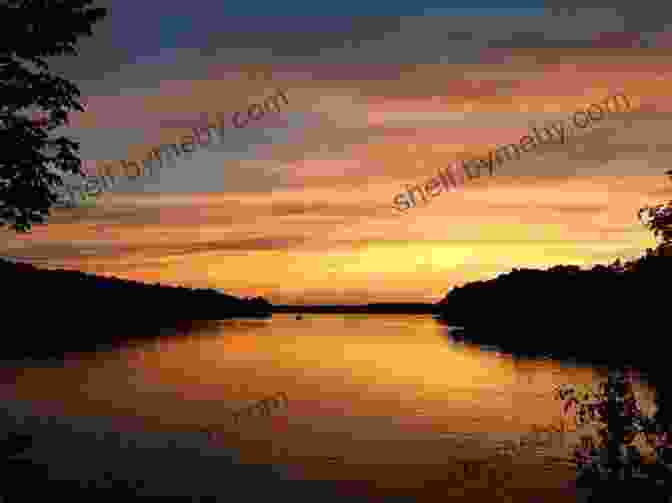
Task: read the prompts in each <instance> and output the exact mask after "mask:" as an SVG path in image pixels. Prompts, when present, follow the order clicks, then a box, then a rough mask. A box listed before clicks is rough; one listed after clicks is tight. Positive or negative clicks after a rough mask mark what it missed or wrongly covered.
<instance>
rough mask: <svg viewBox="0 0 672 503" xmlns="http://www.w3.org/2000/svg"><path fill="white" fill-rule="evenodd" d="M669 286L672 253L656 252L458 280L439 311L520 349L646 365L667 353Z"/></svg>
mask: <svg viewBox="0 0 672 503" xmlns="http://www.w3.org/2000/svg"><path fill="white" fill-rule="evenodd" d="M671 288H672V257H666V256H658V255H647V256H645V257H642V258H640V259H638V260H636V261H633V262H628V263H626V264H625V265H624V266H623V267H621V266H620V264H614V265H611V266H602V265H598V266H595V267H593V268H592V269H591V270H582V269H580V268H579V267H576V266H555V267H552V268H550V269H548V270H537V269H514V270H513V271H512V272H511V273H509V274H504V275H500V276H498V277H497V278H495V279H492V280H489V281H477V282H474V283H468V284H466V285H464V286H463V287H458V288H454V289H453V290H451V291H450V292H449V293H448V294H447V295H446V297H445V298H444V299H442V300H441V301H440V302H439V308H440V315H439V317H438V318H439V319H440V320H442V321H443V322H446V323H448V324H450V325H459V326H462V327H464V328H465V330H464V338H465V339H467V340H469V341H471V342H475V343H484V344H493V345H496V346H499V347H501V348H502V349H504V350H510V351H513V352H517V353H520V352H522V353H532V354H541V353H547V354H552V355H554V356H558V357H569V358H573V359H576V360H577V361H578V360H586V361H590V362H593V363H595V362H600V361H602V362H605V363H606V362H624V363H628V362H630V363H633V364H634V363H637V364H642V363H645V364H647V365H648V364H649V363H651V364H652V363H653V360H657V359H659V363H660V362H665V360H666V359H667V356H665V353H667V352H666V351H662V348H663V347H665V345H666V343H667V340H668V339H669V338H670V336H671V335H672V330H671V329H670V322H671V321H672V320H671V319H670V317H669V313H668V311H667V310H668V309H669V308H670V304H671V302H670V289H671ZM665 364H666V363H665Z"/></svg>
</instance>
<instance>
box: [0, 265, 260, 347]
mask: <svg viewBox="0 0 672 503" xmlns="http://www.w3.org/2000/svg"><path fill="white" fill-rule="evenodd" d="M0 277H1V278H2V279H3V282H4V284H5V286H6V287H7V288H8V289H9V290H11V291H12V295H11V296H9V297H8V298H7V299H4V302H3V312H5V313H6V318H9V319H11V320H12V321H14V323H13V327H12V330H9V329H8V330H7V331H6V333H4V334H3V335H4V337H3V341H2V350H1V352H0V353H1V355H2V357H4V358H10V357H28V356H30V357H42V356H44V357H52V356H53V357H60V356H61V355H63V354H65V353H68V352H73V353H77V352H88V351H92V350H93V351H95V350H96V349H98V347H100V346H108V345H110V344H112V345H114V344H121V343H124V342H126V341H129V340H132V339H135V338H138V337H140V336H142V337H155V336H157V335H160V334H161V333H164V332H167V333H173V332H174V331H175V330H177V331H178V332H179V331H182V330H184V331H186V330H189V329H191V328H193V327H195V326H209V324H210V323H211V322H216V320H222V319H228V318H238V317H244V318H266V317H269V316H270V312H271V307H272V306H271V304H270V303H269V302H268V301H266V300H265V299H263V298H261V297H257V298H254V299H239V298H237V297H234V296H231V295H225V294H222V293H219V292H217V291H215V290H205V289H195V290H193V289H188V288H183V287H173V286H164V285H159V284H155V285H150V284H146V283H139V282H135V281H128V280H122V279H118V278H106V277H101V276H95V275H92V274H85V273H82V272H79V271H60V270H56V271H54V270H42V269H38V268H35V267H34V266H32V265H29V264H22V263H16V264H13V263H11V262H8V261H4V260H1V259H0ZM73 299H77V301H76V304H77V310H76V311H75V312H76V315H75V316H73V314H72V313H73V309H72V305H73ZM35 304H39V305H40V306H42V307H41V311H40V315H39V316H35V307H34V306H35ZM66 317H68V318H66ZM163 329H166V330H165V331H164V330H163ZM25 334H30V335H29V336H26V335H25ZM136 334H139V335H136Z"/></svg>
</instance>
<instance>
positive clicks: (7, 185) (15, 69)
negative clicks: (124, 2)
mask: <svg viewBox="0 0 672 503" xmlns="http://www.w3.org/2000/svg"><path fill="white" fill-rule="evenodd" d="M92 1H93V0H50V1H46V0H3V1H2V2H0V22H1V23H2V29H1V30H0V98H1V101H0V226H4V225H6V224H8V223H11V224H12V228H13V229H14V230H16V231H18V232H27V231H29V230H30V228H31V224H32V223H44V221H45V216H48V215H49V208H50V207H51V206H52V205H53V203H55V202H57V201H58V197H57V194H56V193H55V192H54V191H53V188H54V187H55V186H61V185H63V181H62V179H61V175H60V174H58V173H59V172H60V173H66V172H70V173H73V174H76V175H81V174H82V173H81V161H80V159H79V158H78V157H76V156H75V155H74V152H76V151H78V150H79V143H77V142H73V141H71V140H69V139H67V138H65V137H59V138H53V139H50V138H49V135H48V134H47V132H48V131H51V130H53V129H55V128H57V127H58V126H61V125H63V124H64V123H68V111H69V110H72V109H74V110H78V111H80V112H83V111H84V108H82V106H81V104H80V103H79V101H78V100H77V97H79V96H80V92H79V90H78V88H77V87H76V86H75V85H74V84H72V83H71V82H69V81H67V80H64V79H62V78H60V77H57V76H55V75H52V74H51V73H49V72H48V71H47V70H48V69H49V66H48V64H47V63H46V62H45V60H44V57H46V56H54V55H59V54H69V55H72V54H75V55H76V54H77V50H76V49H75V47H74V43H75V41H76V40H77V38H78V37H80V36H82V35H86V36H90V35H92V32H91V25H93V24H94V23H96V22H97V21H99V20H100V19H102V18H104V17H105V16H106V15H107V9H105V8H87V6H88V5H89V4H91V3H92ZM29 65H32V66H33V67H36V68H37V71H34V70H32V69H31V68H30V66H29ZM28 108H33V111H35V108H37V111H39V112H40V113H41V114H42V119H40V120H38V121H32V120H30V119H29V118H28V117H27V116H26V115H23V114H20V112H21V111H22V110H23V109H28Z"/></svg>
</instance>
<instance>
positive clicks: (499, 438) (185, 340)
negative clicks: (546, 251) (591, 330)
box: [1, 314, 653, 502]
mask: <svg viewBox="0 0 672 503" xmlns="http://www.w3.org/2000/svg"><path fill="white" fill-rule="evenodd" d="M132 335H133V333H132V329H129V336H132ZM55 336H56V334H55ZM604 375H605V374H604V372H603V371H602V370H601V369H597V368H591V367H589V366H585V365H583V366H581V365H577V364H574V363H572V362H561V361H556V360H551V359H529V358H522V357H514V356H512V355H510V354H502V353H500V352H498V351H497V350H496V348H485V347H479V346H476V345H469V344H465V343H462V342H459V341H457V340H456V339H455V338H453V337H452V336H451V335H450V333H449V330H448V328H447V327H446V326H444V325H441V324H439V323H437V322H436V321H434V320H433V319H432V317H431V316H429V315H370V316H362V315H353V316H349V315H347V314H341V315H335V314H334V315H322V314H320V315H311V314H305V315H304V318H303V319H302V320H296V319H295V317H294V315H291V314H275V315H273V317H272V319H267V320H228V321H221V322H220V323H218V324H217V326H214V327H209V328H206V329H202V330H199V331H197V332H189V333H184V334H180V335H177V336H170V337H169V336H168V335H164V336H160V337H157V338H156V339H155V340H153V341H150V342H148V341H144V342H142V343H138V344H133V345H128V346H125V347H122V348H116V349H110V350H109V351H106V352H101V353H97V354H92V355H88V356H81V357H79V358H73V359H70V360H67V361H66V362H64V363H63V364H54V363H51V364H49V363H46V362H31V363H26V362H23V363H18V364H17V363H16V362H5V365H4V370H3V373H2V379H1V383H2V388H1V389H2V405H3V406H2V410H3V417H2V420H3V421H4V422H5V423H6V424H7V428H10V429H14V430H17V431H19V430H20V431H22V432H23V431H25V432H30V433H31V434H33V435H35V439H36V441H35V446H34V447H33V448H32V449H31V451H30V452H29V454H28V455H29V457H30V458H31V459H33V460H34V461H35V462H39V463H43V464H46V465H48V466H49V470H50V473H51V474H52V475H51V476H52V477H54V478H62V479H72V480H75V479H80V480H90V481H100V480H103V479H105V478H106V477H107V478H116V479H122V480H140V481H142V484H143V489H141V490H140V491H139V492H140V493H141V494H148V495H149V494H152V495H161V494H165V495H172V496H175V495H191V496H198V495H203V496H219V498H218V500H219V499H220V498H221V499H222V500H224V499H226V498H227V495H230V493H229V491H230V486H229V483H228V482H227V483H225V478H226V477H227V475H228V476H229V477H230V478H235V477H238V475H235V476H234V475H231V474H233V473H238V472H234V471H231V470H234V468H232V467H234V466H243V467H245V470H247V471H246V472H245V473H246V474H248V475H246V476H250V477H252V475H249V474H252V473H253V474H254V475H253V479H254V480H255V481H256V483H252V484H251V486H250V490H253V489H254V487H253V486H254V485H263V482H262V481H264V480H266V478H268V480H269V481H270V480H271V479H273V477H275V478H278V479H280V480H282V481H284V480H290V481H291V480H311V481H317V480H322V481H325V480H327V481H338V483H337V484H336V485H337V486H338V487H339V488H341V489H343V491H344V493H343V494H344V495H350V494H352V495H359V494H366V495H369V497H370V498H371V501H373V498H374V497H380V498H383V499H380V501H383V500H385V501H388V500H387V499H384V498H386V497H391V496H398V497H406V498H407V499H405V501H436V499H437V497H438V496H437V495H439V496H440V497H441V499H443V500H449V501H455V502H457V501H467V500H469V499H470V498H474V497H484V498H487V499H485V500H482V501H498V502H503V501H516V502H523V501H544V502H546V501H576V497H577V493H576V489H575V488H574V480H575V477H576V472H575V469H574V467H573V465H572V464H571V463H570V462H569V460H570V459H571V454H572V449H571V446H570V444H571V443H572V442H578V434H577V433H576V431H573V432H570V433H567V434H560V433H558V434H555V436H554V437H553V438H554V440H553V445H551V446H548V445H546V446H544V445H534V444H532V445H530V443H529V442H528V443H527V444H526V445H525V446H523V447H516V444H520V439H521V437H523V436H524V435H527V436H528V437H529V434H530V432H531V431H532V429H533V428H534V427H535V426H548V425H550V424H560V423H561V422H563V421H564V422H565V424H569V428H570V429H571V424H570V423H567V420H566V419H563V418H562V416H561V413H560V403H559V402H557V401H554V400H553V398H552V390H553V387H554V386H556V385H559V384H563V383H573V384H581V383H595V382H597V381H598V380H602V379H604V377H603V376H604ZM635 389H636V390H638V391H640V392H641V393H644V394H645V397H646V399H647V400H648V402H647V401H643V402H642V403H643V406H644V407H646V406H647V404H649V405H650V400H651V398H652V396H653V394H652V393H653V390H651V389H650V388H649V387H647V386H645V385H644V384H641V383H639V384H637V385H636V386H635ZM278 392H284V393H285V394H286V396H287V397H288V399H289V404H288V407H287V408H286V409H285V408H283V409H277V410H276V409H274V410H271V412H270V417H257V416H255V417H243V418H242V419H241V421H240V422H239V423H238V424H237V425H236V424H233V423H232V422H231V420H230V413H231V412H232V411H233V410H237V409H241V408H243V407H246V406H248V405H250V404H252V403H254V402H255V401H257V400H261V399H262V398H265V397H267V396H270V395H273V394H275V393H278ZM644 407H643V408H644ZM206 430H208V431H210V432H215V433H216V434H215V435H213V434H212V433H210V434H209V433H207V432H206ZM106 474H107V475H106ZM241 477H242V476H241ZM265 477H266V478H265ZM283 483H284V482H283ZM269 484H270V482H269ZM302 484H303V482H302Z"/></svg>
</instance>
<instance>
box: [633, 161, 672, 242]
mask: <svg viewBox="0 0 672 503" xmlns="http://www.w3.org/2000/svg"><path fill="white" fill-rule="evenodd" d="M665 174H666V175H670V178H671V179H672V170H668V171H666V172H665ZM637 215H638V217H639V219H640V221H641V222H642V224H644V225H645V226H646V227H647V228H648V229H649V230H650V231H652V232H653V235H654V237H656V238H658V237H661V238H662V239H661V242H660V243H659V245H658V249H660V248H662V247H664V246H668V245H670V244H672V201H668V202H666V203H662V204H657V205H655V206H645V207H644V208H640V210H639V212H638V213H637Z"/></svg>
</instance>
